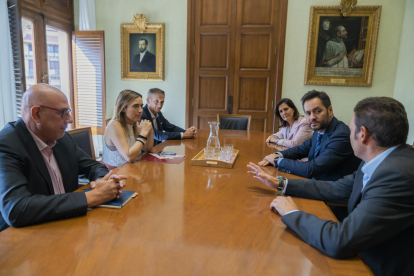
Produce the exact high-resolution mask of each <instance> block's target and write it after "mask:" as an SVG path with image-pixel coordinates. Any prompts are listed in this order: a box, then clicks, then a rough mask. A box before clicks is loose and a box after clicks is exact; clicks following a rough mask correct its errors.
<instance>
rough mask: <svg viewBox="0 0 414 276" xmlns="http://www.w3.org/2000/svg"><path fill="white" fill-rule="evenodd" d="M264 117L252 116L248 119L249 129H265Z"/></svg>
mask: <svg viewBox="0 0 414 276" xmlns="http://www.w3.org/2000/svg"><path fill="white" fill-rule="evenodd" d="M265 126H266V118H254V119H253V118H252V120H251V121H250V130H251V131H265V130H264V128H265Z"/></svg>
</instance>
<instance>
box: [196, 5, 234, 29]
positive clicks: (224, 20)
mask: <svg viewBox="0 0 414 276" xmlns="http://www.w3.org/2000/svg"><path fill="white" fill-rule="evenodd" d="M232 1H233V0H202V1H201V6H200V9H201V11H200V14H201V24H200V26H207V25H225V26H229V25H230V18H231V17H230V12H231V2H232Z"/></svg>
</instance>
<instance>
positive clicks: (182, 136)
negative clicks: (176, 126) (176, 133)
mask: <svg viewBox="0 0 414 276" xmlns="http://www.w3.org/2000/svg"><path fill="white" fill-rule="evenodd" d="M183 138H184V133H183V132H181V140H183Z"/></svg>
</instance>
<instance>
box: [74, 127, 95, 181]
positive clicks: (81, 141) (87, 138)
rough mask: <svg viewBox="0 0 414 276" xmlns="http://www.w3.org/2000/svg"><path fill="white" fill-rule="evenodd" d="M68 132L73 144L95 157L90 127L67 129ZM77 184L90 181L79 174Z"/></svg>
mask: <svg viewBox="0 0 414 276" xmlns="http://www.w3.org/2000/svg"><path fill="white" fill-rule="evenodd" d="M68 133H69V134H70V135H71V136H72V138H73V141H74V142H75V144H76V145H77V146H78V147H79V148H80V149H81V150H83V151H84V152H85V153H86V154H87V155H89V156H90V157H92V159H95V150H94V148H93V141H92V130H91V128H90V127H83V128H77V129H72V130H69V131H68ZM78 181H79V185H86V184H89V183H90V181H89V179H88V178H87V177H86V175H79V177H78Z"/></svg>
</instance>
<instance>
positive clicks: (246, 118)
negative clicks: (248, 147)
mask: <svg viewBox="0 0 414 276" xmlns="http://www.w3.org/2000/svg"><path fill="white" fill-rule="evenodd" d="M251 119H252V116H250V115H240V114H237V115H229V114H217V121H218V122H220V125H219V127H220V129H235V130H247V131H249V130H250V120H251Z"/></svg>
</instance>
